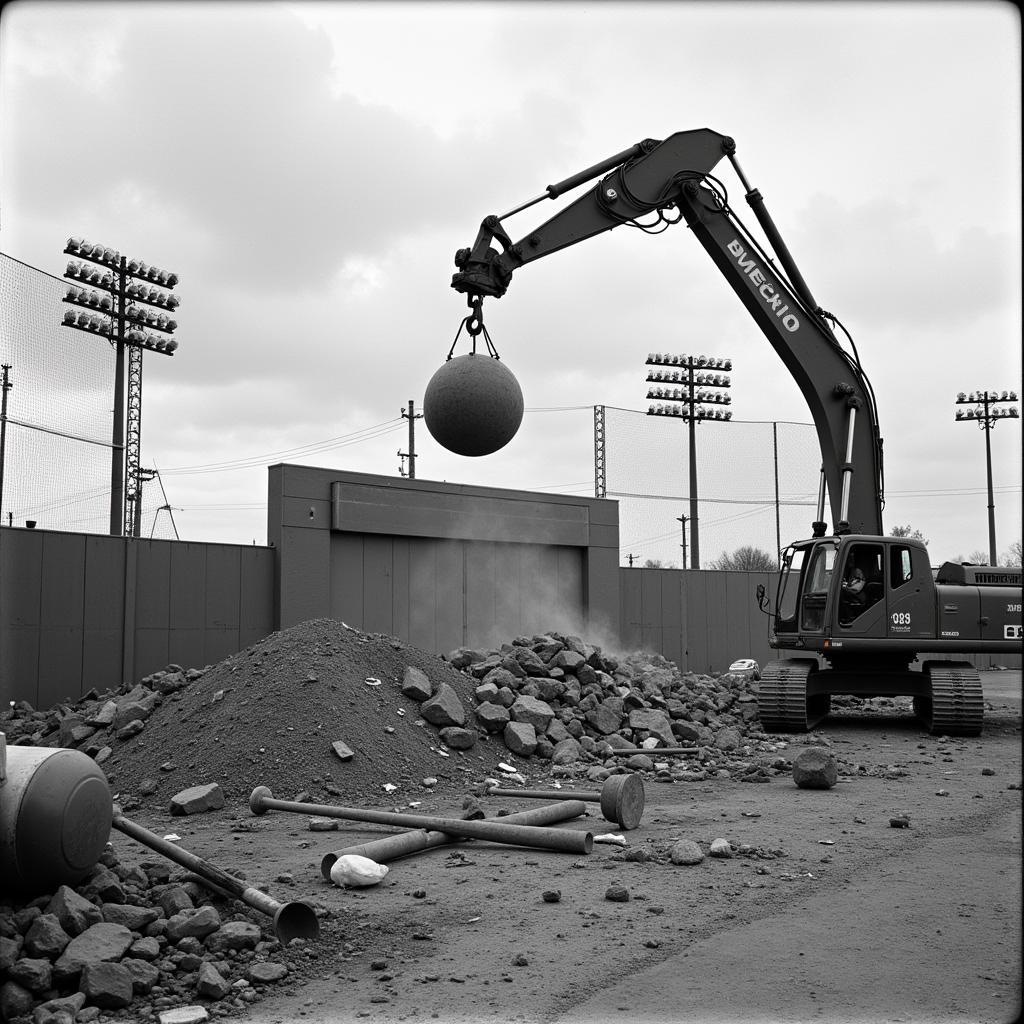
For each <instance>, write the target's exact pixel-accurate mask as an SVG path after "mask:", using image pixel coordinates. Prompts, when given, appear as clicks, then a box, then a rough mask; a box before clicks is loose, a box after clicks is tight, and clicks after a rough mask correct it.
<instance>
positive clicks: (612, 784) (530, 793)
mask: <svg viewBox="0 0 1024 1024" xmlns="http://www.w3.org/2000/svg"><path fill="white" fill-rule="evenodd" d="M477 792H478V795H479V796H521V797H525V798H526V799H531V800H588V801H592V802H594V803H600V805H601V813H602V814H603V815H604V818H605V821H614V822H615V824H616V825H618V826H619V827H620V828H624V829H634V828H636V827H637V826H638V825H639V824H640V819H641V818H642V817H643V813H644V783H643V780H642V779H641V778H640V776H639V775H633V774H623V775H609V776H608V778H607V779H605V780H604V783H603V784H602V786H601V792H600V793H591V792H589V791H586V790H584V791H580V790H573V789H500V788H498V787H496V786H491V787H488V785H487V783H483V784H481V785H480V786H478V787H477Z"/></svg>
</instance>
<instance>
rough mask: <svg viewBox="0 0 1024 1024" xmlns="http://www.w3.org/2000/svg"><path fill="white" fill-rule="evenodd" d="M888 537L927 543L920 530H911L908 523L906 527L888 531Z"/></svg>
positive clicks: (896, 527) (895, 527)
mask: <svg viewBox="0 0 1024 1024" xmlns="http://www.w3.org/2000/svg"><path fill="white" fill-rule="evenodd" d="M889 536H890V537H909V538H910V539H911V540H920V541H924V543H925V544H927V543H928V541H927V539H926V538H925V536H924V534H923V533H922V532H921V531H920V530H914V529H912V528H911V526H910V524H909V523H908V524H907V525H906V526H894V527H893V528H892V529H891V530H890V531H889Z"/></svg>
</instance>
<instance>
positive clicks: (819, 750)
mask: <svg viewBox="0 0 1024 1024" xmlns="http://www.w3.org/2000/svg"><path fill="white" fill-rule="evenodd" d="M838 778H839V772H838V770H837V768H836V759H835V755H834V754H833V753H832V752H831V751H830V750H829V749H828V748H827V747H806V748H805V749H804V750H801V751H800V753H799V754H797V756H796V757H795V758H794V759H793V781H794V782H795V783H796V784H797V786H799V787H800V788H801V789H831V788H832V787H833V786H834V785H835V784H836V782H837V780H838Z"/></svg>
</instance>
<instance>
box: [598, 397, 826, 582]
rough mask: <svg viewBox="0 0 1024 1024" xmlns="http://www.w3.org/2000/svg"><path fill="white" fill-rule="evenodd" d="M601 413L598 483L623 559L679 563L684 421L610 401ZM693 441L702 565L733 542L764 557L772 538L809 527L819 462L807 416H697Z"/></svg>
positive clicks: (777, 541)
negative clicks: (613, 508) (609, 504)
mask: <svg viewBox="0 0 1024 1024" xmlns="http://www.w3.org/2000/svg"><path fill="white" fill-rule="evenodd" d="M604 417H605V420H604V427H605V487H606V493H607V496H608V497H609V498H615V499H616V500H617V501H618V502H619V541H620V553H621V560H622V562H623V564H629V556H630V555H633V559H634V560H633V564H634V565H641V566H642V565H644V564H645V563H647V562H648V561H656V562H660V563H661V564H663V565H675V566H679V567H683V566H684V564H685V565H686V566H689V564H690V555H691V551H690V549H689V545H691V544H692V539H691V529H690V523H689V521H688V520H689V516H690V501H689V499H690V460H689V435H688V429H689V428H688V426H687V423H686V422H685V421H684V420H683V419H682V418H679V419H676V418H672V417H667V416H648V415H647V413H646V412H637V411H635V410H631V409H615V408H612V407H610V406H606V407H605V409H604ZM696 449H697V498H698V500H699V508H698V528H697V529H698V539H699V548H700V561H701V566H702V567H703V568H707V567H708V566H709V564H710V563H711V562H712V561H714V560H717V559H719V558H720V557H721V556H722V554H723V553H726V554H730V555H731V554H732V553H733V552H735V551H736V550H737V549H739V548H741V547H752V548H758V549H760V550H762V551H764V552H766V553H767V554H769V555H770V556H772V558H774V557H775V556H776V554H777V551H778V548H779V547H780V545H781V546H782V547H785V545H786V544H788V543H789V542H790V541H792V540H794V539H796V538H799V537H804V536H809V535H810V532H811V522H812V521H813V520H814V519H815V518H816V517H817V508H816V506H817V499H818V483H819V479H820V467H821V454H820V451H819V448H818V439H817V434H816V433H815V430H814V426H813V425H812V424H809V423H771V422H745V421H742V420H730V421H728V422H726V421H724V420H721V421H720V420H707V421H704V422H701V423H698V424H697V427H696ZM776 479H777V480H778V487H777V488H776ZM680 517H686V519H687V522H686V524H685V526H686V542H687V557H686V560H685V563H684V559H683V546H682V544H683V532H682V531H683V526H684V524H683V523H681V522H679V519H680Z"/></svg>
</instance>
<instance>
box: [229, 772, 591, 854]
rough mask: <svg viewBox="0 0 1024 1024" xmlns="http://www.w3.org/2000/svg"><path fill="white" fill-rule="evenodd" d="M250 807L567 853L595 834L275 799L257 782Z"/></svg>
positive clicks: (581, 848) (584, 846)
mask: <svg viewBox="0 0 1024 1024" xmlns="http://www.w3.org/2000/svg"><path fill="white" fill-rule="evenodd" d="M249 809H250V810H251V811H252V813H253V814H266V812H267V811H291V812H292V813H295V814H314V815H319V816H321V817H324V818H343V819H345V820H348V821H371V822H375V823H376V824H378V825H396V826H398V827H399V828H426V829H432V830H434V831H437V832H447V833H448V834H449V835H453V836H467V837H469V838H470V839H487V840H490V841H491V842H492V843H508V844H509V845H511V846H531V847H537V848H540V849H545V850H562V851H564V852H567V853H590V851H591V850H592V849H593V848H594V836H593V835H592V834H591V833H590V832H570V831H563V830H562V829H557V828H538V827H536V826H533V825H502V824H499V823H498V822H496V821H462V820H461V819H458V818H440V817H435V816H434V815H430V814H400V813H397V812H392V811H368V810H363V809H362V808H359V807H335V806H333V805H331V804H304V803H297V802H296V801H294V800H275V799H274V794H273V793H271V791H270V790H269V789H268V788H267V787H266V786H257V787H256V788H255V789H254V790H253V791H252V794H251V796H250V797H249Z"/></svg>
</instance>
